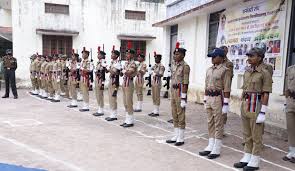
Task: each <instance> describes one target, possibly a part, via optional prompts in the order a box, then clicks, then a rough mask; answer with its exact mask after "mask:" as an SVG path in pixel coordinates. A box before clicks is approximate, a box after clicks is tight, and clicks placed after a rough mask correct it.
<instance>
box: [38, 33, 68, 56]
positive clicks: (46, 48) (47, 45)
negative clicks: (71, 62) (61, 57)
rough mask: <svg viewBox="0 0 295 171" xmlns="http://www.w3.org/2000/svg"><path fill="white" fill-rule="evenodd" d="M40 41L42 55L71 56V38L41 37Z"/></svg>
mask: <svg viewBox="0 0 295 171" xmlns="http://www.w3.org/2000/svg"><path fill="white" fill-rule="evenodd" d="M42 40H43V54H44V55H53V54H54V53H58V54H66V55H67V56H71V53H72V44H73V43H72V37H71V36H52V35H43V36H42Z"/></svg>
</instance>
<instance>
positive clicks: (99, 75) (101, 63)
mask: <svg viewBox="0 0 295 171" xmlns="http://www.w3.org/2000/svg"><path fill="white" fill-rule="evenodd" d="M105 67H106V61H105V60H102V59H99V60H98V62H97V64H96V66H95V76H96V79H100V80H102V81H105V78H103V75H104V74H105Z"/></svg>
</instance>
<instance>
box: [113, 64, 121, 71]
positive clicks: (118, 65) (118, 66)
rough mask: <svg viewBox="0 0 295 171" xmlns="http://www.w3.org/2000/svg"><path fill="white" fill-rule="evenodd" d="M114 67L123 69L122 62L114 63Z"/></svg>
mask: <svg viewBox="0 0 295 171" xmlns="http://www.w3.org/2000/svg"><path fill="white" fill-rule="evenodd" d="M114 67H115V68H116V69H117V70H121V69H122V66H121V64H120V63H116V64H115V65H114Z"/></svg>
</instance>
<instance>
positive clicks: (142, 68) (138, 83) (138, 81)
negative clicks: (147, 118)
mask: <svg viewBox="0 0 295 171" xmlns="http://www.w3.org/2000/svg"><path fill="white" fill-rule="evenodd" d="M137 60H138V62H139V64H138V71H137V75H136V78H135V90H136V95H137V104H136V108H135V110H134V112H141V111H142V105H143V85H144V75H145V73H146V72H147V66H146V64H145V62H144V61H145V56H144V55H143V54H142V53H141V52H140V51H137Z"/></svg>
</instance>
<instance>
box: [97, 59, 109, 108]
mask: <svg viewBox="0 0 295 171" xmlns="http://www.w3.org/2000/svg"><path fill="white" fill-rule="evenodd" d="M105 67H106V63H105V61H104V60H99V61H98V62H97V64H96V67H95V96H96V101H97V104H98V107H99V109H103V108H104V96H103V91H104V84H105V71H106V68H105ZM101 112H102V113H103V111H101V110H99V112H98V113H101Z"/></svg>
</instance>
